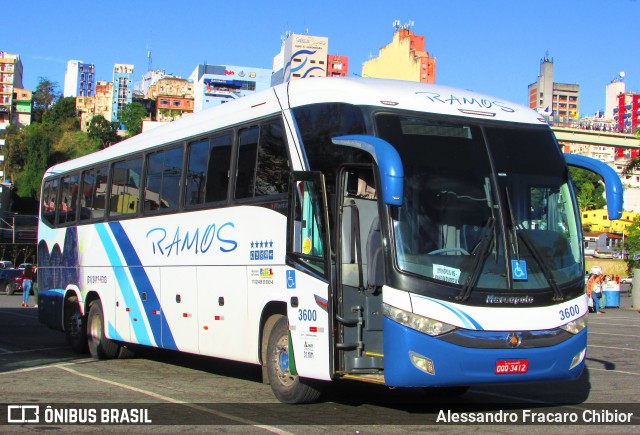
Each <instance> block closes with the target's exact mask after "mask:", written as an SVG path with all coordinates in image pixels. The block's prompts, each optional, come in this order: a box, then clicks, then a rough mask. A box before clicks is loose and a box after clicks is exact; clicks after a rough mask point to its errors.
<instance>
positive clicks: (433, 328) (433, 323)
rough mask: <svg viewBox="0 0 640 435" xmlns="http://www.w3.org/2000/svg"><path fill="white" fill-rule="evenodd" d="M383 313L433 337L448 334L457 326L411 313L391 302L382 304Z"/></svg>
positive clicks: (395, 320)
mask: <svg viewBox="0 0 640 435" xmlns="http://www.w3.org/2000/svg"><path fill="white" fill-rule="evenodd" d="M382 314H384V315H385V316H386V317H388V318H389V319H391V320H393V321H394V322H398V323H400V324H401V325H404V326H406V327H409V328H411V329H415V330H416V331H419V332H422V333H424V334H427V335H431V336H433V337H435V336H438V335H442V334H446V333H447V332H451V331H453V330H454V329H456V327H455V326H453V325H450V324H448V323H444V322H440V321H438V320H434V319H430V318H428V317H424V316H420V315H418V314H415V313H410V312H408V311H405V310H401V309H400V308H396V307H392V306H391V305H389V304H382Z"/></svg>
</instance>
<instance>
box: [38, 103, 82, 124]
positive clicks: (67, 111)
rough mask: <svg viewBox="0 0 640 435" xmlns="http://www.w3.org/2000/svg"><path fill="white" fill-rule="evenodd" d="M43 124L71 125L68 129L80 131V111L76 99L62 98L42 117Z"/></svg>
mask: <svg viewBox="0 0 640 435" xmlns="http://www.w3.org/2000/svg"><path fill="white" fill-rule="evenodd" d="M42 122H43V123H48V124H63V123H65V124H69V125H68V127H67V128H72V129H79V128H80V123H79V119H78V111H77V110H76V99H75V97H65V98H60V99H59V100H58V101H56V102H55V103H54V104H53V105H52V106H51V109H50V110H48V111H47V112H45V113H44V114H43V115H42Z"/></svg>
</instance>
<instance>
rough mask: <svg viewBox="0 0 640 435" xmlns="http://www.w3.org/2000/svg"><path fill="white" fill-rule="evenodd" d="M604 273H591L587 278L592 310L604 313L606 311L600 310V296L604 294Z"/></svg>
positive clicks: (588, 295)
mask: <svg viewBox="0 0 640 435" xmlns="http://www.w3.org/2000/svg"><path fill="white" fill-rule="evenodd" d="M602 281H603V275H602V274H595V273H594V274H591V276H589V279H588V280H587V297H588V298H589V300H590V301H591V304H589V305H590V310H589V311H590V312H592V313H596V314H603V313H604V311H601V310H600V296H601V295H602Z"/></svg>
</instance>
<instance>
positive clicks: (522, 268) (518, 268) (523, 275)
mask: <svg viewBox="0 0 640 435" xmlns="http://www.w3.org/2000/svg"><path fill="white" fill-rule="evenodd" d="M511 276H513V279H516V280H518V281H526V280H528V279H529V277H528V276H527V262H526V261H525V260H511Z"/></svg>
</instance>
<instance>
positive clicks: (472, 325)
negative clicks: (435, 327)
mask: <svg viewBox="0 0 640 435" xmlns="http://www.w3.org/2000/svg"><path fill="white" fill-rule="evenodd" d="M424 298H425V299H428V300H430V301H431V302H435V303H437V304H438V305H442V306H443V307H445V308H446V309H447V310H449V311H451V312H452V313H453V314H455V315H456V316H457V317H458V318H459V319H460V320H461V321H462V323H464V326H465V327H466V328H469V329H476V330H478V331H484V328H483V327H482V326H481V325H480V324H479V323H478V322H477V321H476V320H475V319H474V318H473V317H471V316H470V315H468V314H467V313H465V312H464V311H462V310H459V309H458V308H455V307H453V306H451V305H449V304H448V303H446V302H443V301H439V300H438V299H433V298H428V297H424Z"/></svg>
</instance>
